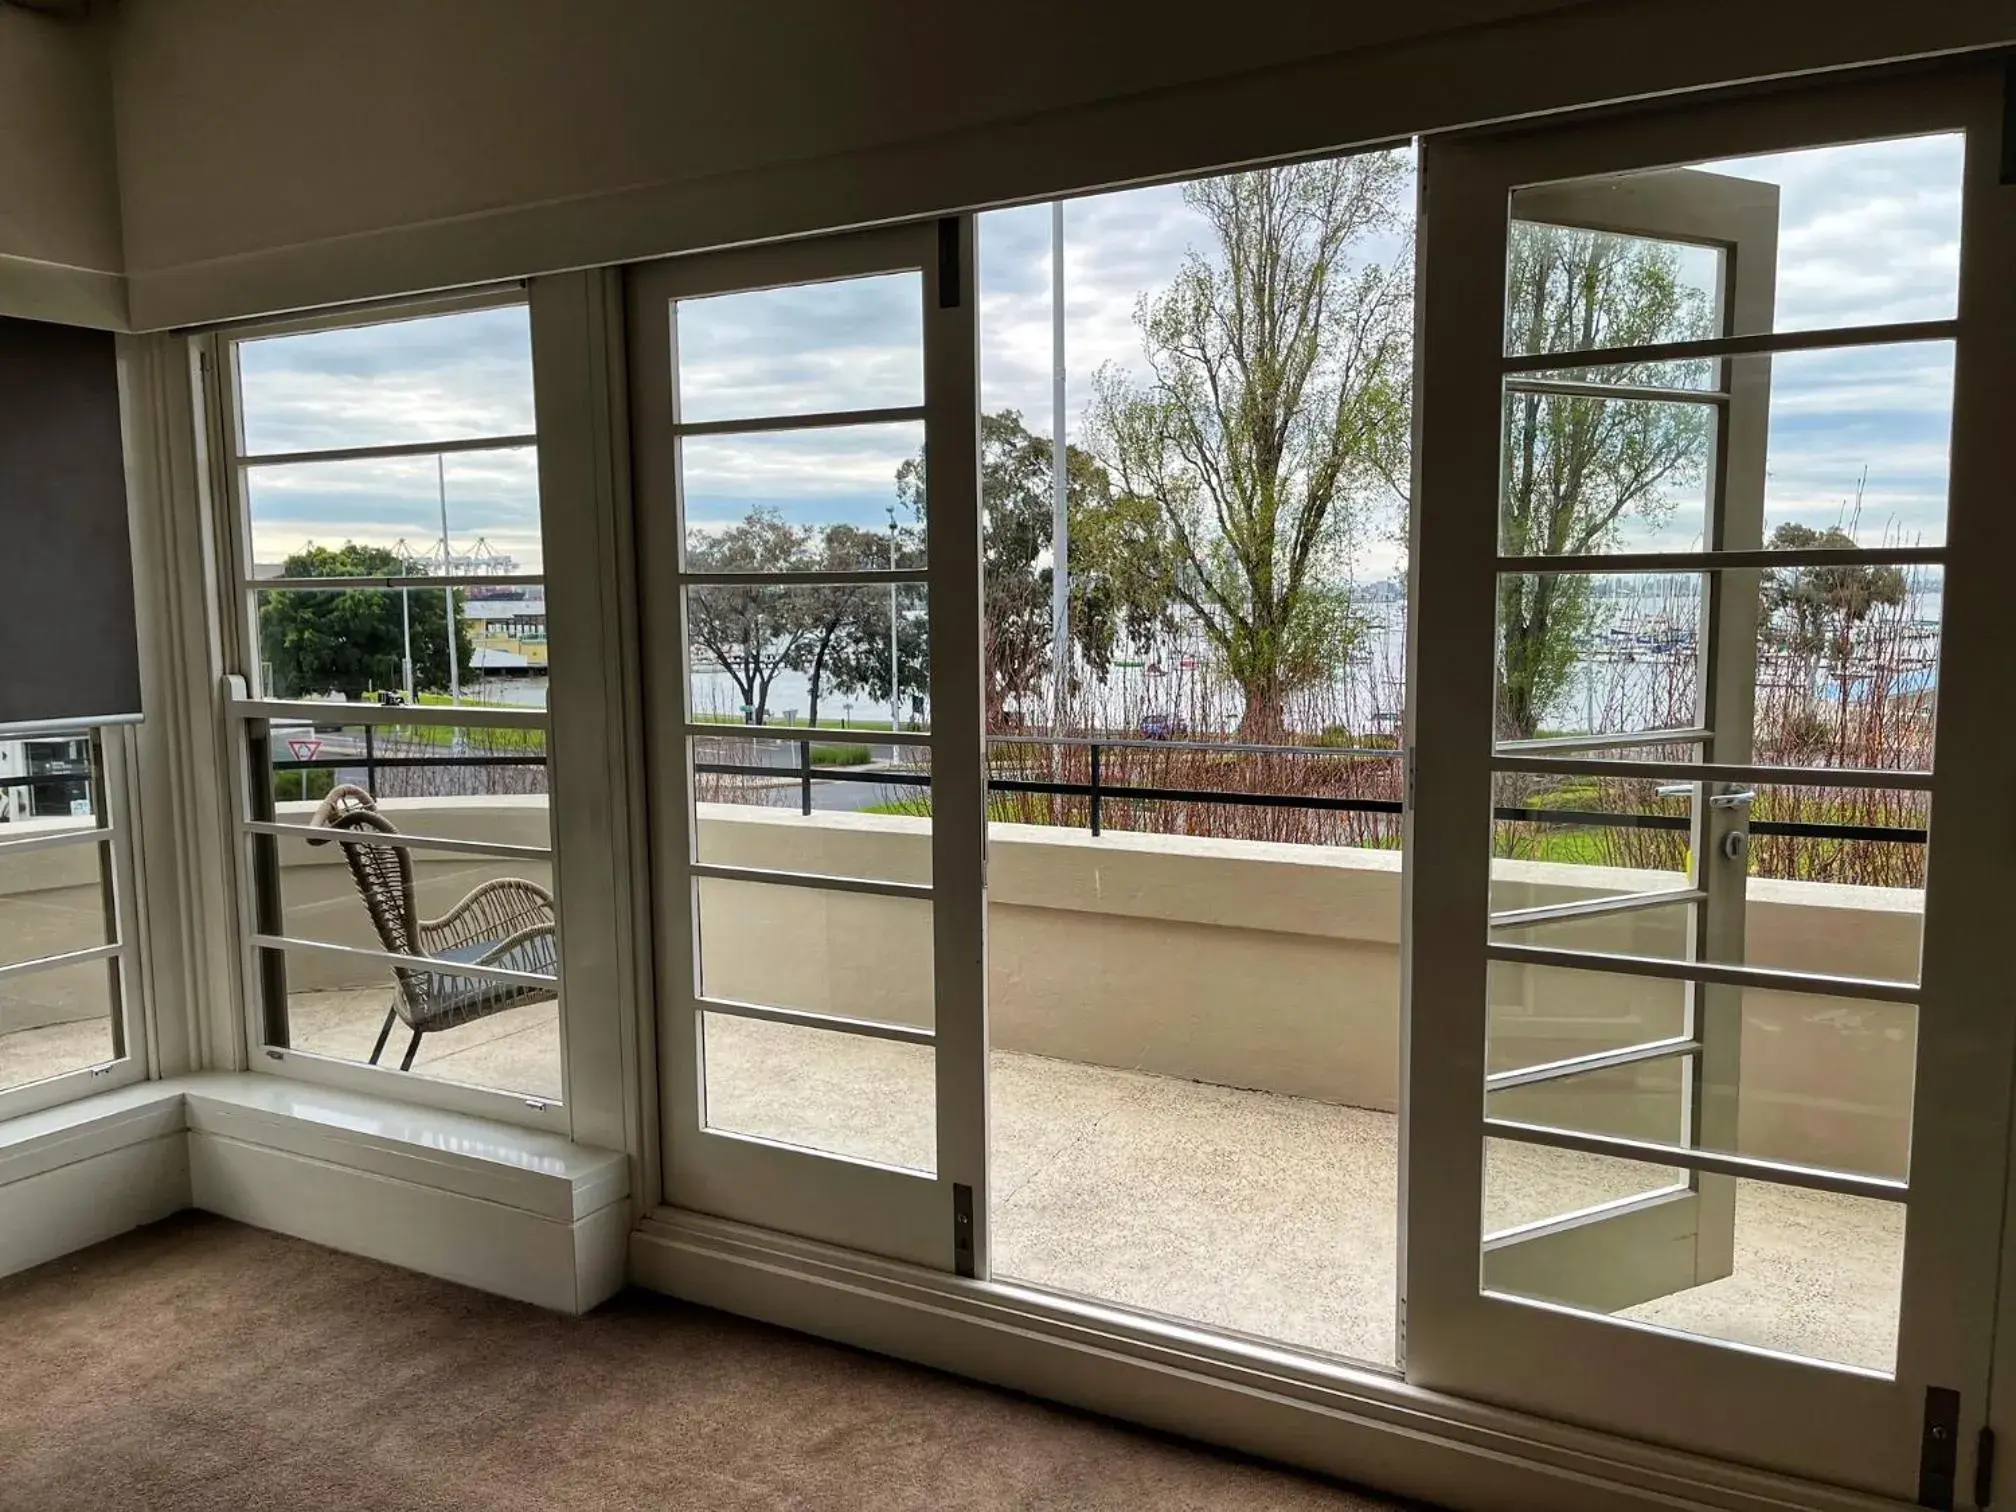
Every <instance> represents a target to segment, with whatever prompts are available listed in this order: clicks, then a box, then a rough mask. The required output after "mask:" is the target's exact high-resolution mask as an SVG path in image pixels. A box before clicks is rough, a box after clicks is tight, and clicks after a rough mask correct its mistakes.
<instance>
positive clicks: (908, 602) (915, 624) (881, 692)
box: [827, 461, 931, 718]
mask: <svg viewBox="0 0 2016 1512" xmlns="http://www.w3.org/2000/svg"><path fill="white" fill-rule="evenodd" d="M913 465H915V466H916V467H917V468H918V471H917V473H916V475H915V476H916V479H917V483H916V489H917V491H916V492H915V493H914V494H912V495H909V496H903V498H902V501H903V502H905V503H907V504H909V505H910V507H911V508H910V512H911V514H912V517H913V519H912V522H910V523H906V522H905V521H904V520H903V519H902V518H900V517H899V515H898V512H897V506H895V505H891V506H890V509H889V528H888V530H887V531H873V530H861V531H860V532H859V535H858V538H855V539H852V540H849V541H848V542H847V543H846V544H845V545H844V546H843V547H842V548H841V549H842V550H844V551H848V552H853V551H859V552H860V553H861V555H862V561H861V565H862V566H864V567H895V568H904V569H911V570H915V569H918V568H921V567H923V566H924V525H923V514H922V499H923V495H922V488H923V474H922V463H921V461H919V462H916V463H914V464H913V463H912V462H905V463H903V464H902V466H901V467H899V468H898V469H897V477H898V479H899V483H898V493H899V496H902V483H901V482H900V480H901V479H902V478H904V477H905V476H906V475H907V474H909V473H910V470H911V468H912V466H913ZM851 603H852V605H853V606H854V613H853V615H852V617H851V618H850V619H849V620H848V621H847V622H846V623H844V624H843V625H842V626H841V628H840V631H839V633H838V634H836V635H835V636H834V638H833V644H832V647H831V649H830V651H829V652H828V653H827V664H828V666H829V668H830V669H831V677H832V683H833V686H834V687H835V688H837V689H839V690H841V691H842V692H847V693H858V694H860V695H862V696H863V697H865V698H867V699H868V700H870V701H871V702H874V703H877V704H881V705H883V706H885V707H886V706H887V705H889V704H890V703H891V702H892V701H893V702H895V703H896V704H897V705H898V706H899V712H900V708H901V706H903V705H907V706H908V707H909V709H910V712H911V715H912V717H913V718H914V717H916V716H918V715H921V714H922V712H923V709H924V700H925V696H926V692H927V690H928V689H929V688H930V686H931V663H930V637H929V635H928V634H927V630H928V622H927V614H926V606H925V599H924V590H923V589H921V588H919V587H916V586H915V585H912V584H904V585H902V586H899V587H897V588H896V589H894V590H893V591H892V590H890V589H888V588H884V587H880V586H870V587H865V588H862V589H859V590H858V591H857V593H856V595H855V596H854V597H853V599H852V600H851ZM892 620H893V622H894V629H895V635H896V668H895V672H896V680H895V685H894V687H893V688H892V687H891V684H890V677H889V673H890V667H889V636H890V629H891V622H892Z"/></svg>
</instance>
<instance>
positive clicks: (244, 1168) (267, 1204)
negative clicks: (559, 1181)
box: [189, 1132, 629, 1313]
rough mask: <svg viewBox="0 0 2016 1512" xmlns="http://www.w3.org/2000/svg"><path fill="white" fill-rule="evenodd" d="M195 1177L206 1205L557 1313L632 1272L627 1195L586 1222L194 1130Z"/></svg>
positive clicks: (577, 1307)
mask: <svg viewBox="0 0 2016 1512" xmlns="http://www.w3.org/2000/svg"><path fill="white" fill-rule="evenodd" d="M189 1184H190V1194H191V1197H192V1199H193V1201H192V1205H193V1206H195V1207H199V1208H201V1209H203V1211H205V1212H206V1213H218V1214H221V1215H222V1216H224V1217H226V1218H235V1219H237V1220H238V1221H239V1222H240V1223H249V1224H251V1225H252V1226H253V1227H254V1228H263V1229H272V1230H274V1231H275V1232H277V1233H282V1234H292V1235H293V1236H294V1237H295V1238H297V1239H306V1240H308V1241H309V1242H310V1243H312V1244H320V1245H325V1246H327V1247H328V1248H330V1249H337V1250H343V1251H345V1252H346V1253H348V1254H353V1255H365V1256H368V1257H369V1258H371V1259H373V1260H382V1261H384V1262H385V1263H386V1264H388V1265H397V1266H400V1267H401V1268H403V1269H405V1270H414V1271H420V1272H423V1273H424V1274H426V1275H430V1276H439V1277H441V1278H442V1279H443V1280H447V1281H459V1282H461V1283H462V1284H463V1285H464V1286H473V1287H475V1288H476V1289H477V1290H478V1291H486V1292H492V1293H494V1294H496V1295H497V1296H500V1297H512V1298H515V1299H516V1300H518V1301H520V1302H530V1303H532V1304H533V1305H535V1306H537V1307H548V1308H552V1309H553V1310H554V1311H556V1312H566V1313H582V1312H586V1311H588V1310H589V1309H590V1308H592V1307H594V1306H595V1305H596V1304H598V1303H600V1302H603V1301H605V1300H607V1298H608V1297H610V1296H611V1295H613V1294H614V1293H615V1291H616V1290H617V1288H618V1287H620V1286H621V1285H622V1281H623V1276H622V1254H623V1236H624V1233H625V1231H626V1230H627V1229H628V1227H629V1223H628V1214H629V1209H628V1205H627V1204H623V1203H617V1204H614V1205H613V1206H611V1207H609V1208H605V1209H603V1210H602V1211H601V1212H600V1213H595V1214H590V1215H589V1216H588V1217H587V1218H585V1219H582V1220H580V1221H579V1222H566V1221H555V1220H553V1219H550V1218H542V1217H539V1216H537V1215H535V1214H532V1213H528V1212H526V1211H525V1210H524V1209H522V1208H514V1207H506V1206H504V1205H503V1204H502V1203H497V1202H491V1201H487V1200H486V1199H484V1198H481V1197H468V1196H464V1195H463V1194H461V1193H459V1192H449V1191H443V1190H441V1189H440V1188H438V1187H424V1186H417V1185H415V1184H414V1183H412V1182H409V1181H399V1180H395V1179H393V1178H391V1177H387V1176H380V1175H378V1174H376V1173H375V1172H372V1171H360V1170H358V1169H356V1168H355V1167H350V1166H341V1165H336V1164H334V1163H332V1162H329V1161H325V1160H316V1159H313V1158H310V1157H308V1156H304V1155H297V1154H294V1153H293V1152H291V1151H287V1150H276V1149H271V1148H263V1147H261V1146H259V1145H254V1144H247V1143H245V1142H243V1141H241V1140H236V1139H225V1138H220V1137H218V1136H216V1135H213V1134H203V1133H197V1132H191V1134H190V1135H189ZM612 1225H613V1235H612ZM612 1237H613V1243H612V1242H611V1240H612ZM612 1252H613V1254H614V1255H615V1256H616V1264H615V1268H614V1274H613V1284H611V1282H612V1276H611V1269H610V1266H609V1263H608V1255H609V1254H610V1253H612Z"/></svg>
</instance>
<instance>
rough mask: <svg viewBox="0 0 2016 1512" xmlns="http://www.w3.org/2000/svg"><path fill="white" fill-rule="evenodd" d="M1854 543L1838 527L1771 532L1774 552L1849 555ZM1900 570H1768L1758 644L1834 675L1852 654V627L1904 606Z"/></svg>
mask: <svg viewBox="0 0 2016 1512" xmlns="http://www.w3.org/2000/svg"><path fill="white" fill-rule="evenodd" d="M1855 544H1856V542H1855V538H1854V537H1853V536H1852V535H1850V534H1849V533H1848V532H1847V531H1845V530H1843V529H1842V528H1841V527H1840V526H1838V525H1833V526H1829V527H1828V528H1827V529H1826V530H1815V529H1813V528H1812V527H1811V526H1809V525H1798V524H1794V523H1792V522H1791V521H1787V522H1786V523H1785V524H1783V525H1780V526H1779V527H1778V528H1777V529H1776V530H1774V531H1772V532H1771V546H1772V548H1773V549H1774V550H1778V551H1806V550H1811V549H1813V548H1816V547H1818V548H1821V549H1835V550H1852V549H1853V548H1854V546H1855ZM1905 590H1906V583H1905V578H1904V569H1903V568H1901V567H1869V566H1858V565H1843V566H1839V567H1774V568H1772V569H1771V570H1770V571H1769V572H1766V573H1765V574H1764V589H1763V597H1764V614H1765V619H1764V626H1763V631H1762V635H1761V637H1760V638H1762V639H1764V640H1765V641H1766V642H1767V644H1773V645H1776V646H1778V647H1779V648H1780V649H1782V650H1785V651H1788V652H1790V653H1791V654H1792V655H1794V656H1797V657H1800V658H1803V659H1804V660H1806V661H1808V662H1809V663H1810V662H1819V661H1821V660H1824V661H1825V662H1826V663H1827V665H1828V666H1830V667H1831V668H1833V669H1834V670H1835V672H1836V673H1837V675H1838V674H1839V673H1841V672H1842V671H1844V670H1845V669H1846V667H1847V665H1848V658H1849V656H1850V654H1851V653H1852V651H1853V650H1854V643H1855V627H1856V626H1857V625H1859V624H1861V623H1862V621H1864V620H1865V619H1867V618H1868V617H1869V613H1870V611H1871V610H1873V609H1875V608H1876V607H1877V605H1879V604H1882V605H1896V604H1901V603H1903V602H1904V594H1905Z"/></svg>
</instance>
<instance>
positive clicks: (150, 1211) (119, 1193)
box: [0, 1131, 189, 1276]
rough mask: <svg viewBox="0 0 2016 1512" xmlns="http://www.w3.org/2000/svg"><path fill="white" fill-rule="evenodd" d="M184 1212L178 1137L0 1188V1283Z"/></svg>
mask: <svg viewBox="0 0 2016 1512" xmlns="http://www.w3.org/2000/svg"><path fill="white" fill-rule="evenodd" d="M187 1206H189V1152H188V1144H187V1138H186V1136H185V1135H183V1134H182V1133H180V1132H179V1131H178V1132H172V1133H168V1134H156V1135H152V1136H150V1137H146V1138H142V1139H141V1140H140V1141H139V1142H137V1143H134V1144H128V1145H121V1146H119V1147H118V1148H116V1149H111V1150H106V1151H104V1152H103V1153H100V1154H96V1155H87V1156H85V1157H84V1158H83V1159H81V1160H75V1161H71V1162H70V1163H68V1164H66V1165H60V1166H56V1167H55V1168H53V1169H51V1170H46V1171H42V1172H39V1173H37V1174H36V1175H33V1176H29V1177H26V1178H24V1179H22V1180H19V1181H10V1182H8V1183H7V1184H6V1185H4V1186H0V1276H8V1275H12V1274H13V1273H14V1272H15V1271H21V1270H27V1269H28V1268H29V1267H30V1266H31V1265H41V1264H42V1263H43V1262H45V1261H48V1260H55V1259H59V1258H61V1257H62V1256H64V1255H67V1254H70V1253H71V1252H72V1251H74V1250H80V1249H84V1248H86V1247H88V1246H90V1245H93V1244H98V1243H101V1242H102V1241H104V1240H107V1239H111V1238H115V1237H117V1236H118V1235H120V1234H123V1233H125V1232H126V1231H127V1230H129V1229H136V1228H139V1227H140V1226H141V1225H142V1224H146V1223H154V1222H156V1221H158V1220H159V1219H162V1218H166V1217H167V1216H168V1215H169V1214H170V1213H176V1212H180V1211H181V1210H182V1209H183V1208H186V1207H187Z"/></svg>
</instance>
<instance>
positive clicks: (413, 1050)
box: [399, 1029, 420, 1071]
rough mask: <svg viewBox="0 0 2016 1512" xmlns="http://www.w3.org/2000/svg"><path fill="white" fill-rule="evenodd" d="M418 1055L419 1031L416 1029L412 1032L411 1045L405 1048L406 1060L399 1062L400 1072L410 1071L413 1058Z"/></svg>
mask: <svg viewBox="0 0 2016 1512" xmlns="http://www.w3.org/2000/svg"><path fill="white" fill-rule="evenodd" d="M419 1053H420V1031H419V1030H418V1029H415V1030H414V1031H413V1043H412V1044H410V1045H408V1046H407V1047H406V1059H404V1060H402V1061H401V1062H399V1069H400V1070H401V1071H411V1070H412V1069H413V1057H414V1056H416V1055H418V1054H419Z"/></svg>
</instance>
